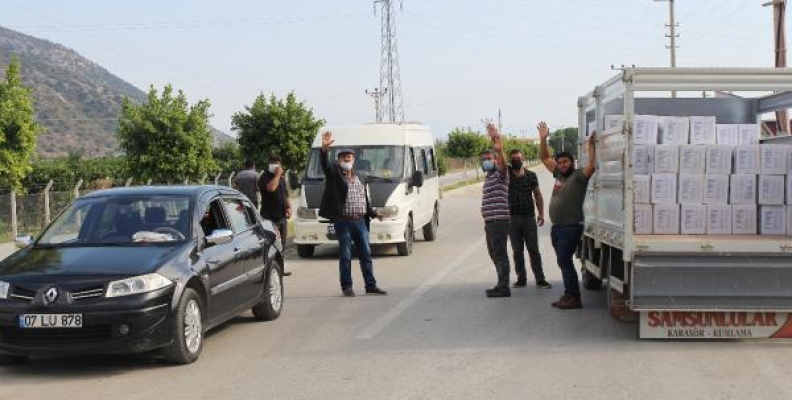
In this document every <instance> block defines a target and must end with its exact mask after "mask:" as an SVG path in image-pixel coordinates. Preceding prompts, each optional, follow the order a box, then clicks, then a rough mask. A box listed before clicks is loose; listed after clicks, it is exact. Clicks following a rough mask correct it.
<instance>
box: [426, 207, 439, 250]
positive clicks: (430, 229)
mask: <svg viewBox="0 0 792 400" xmlns="http://www.w3.org/2000/svg"><path fill="white" fill-rule="evenodd" d="M438 225H440V215H439V213H438V209H437V206H436V205H435V208H434V213H433V214H432V220H431V221H429V223H428V224H426V225H424V227H423V236H424V240H426V241H427V242H434V241H435V240H437V227H438Z"/></svg>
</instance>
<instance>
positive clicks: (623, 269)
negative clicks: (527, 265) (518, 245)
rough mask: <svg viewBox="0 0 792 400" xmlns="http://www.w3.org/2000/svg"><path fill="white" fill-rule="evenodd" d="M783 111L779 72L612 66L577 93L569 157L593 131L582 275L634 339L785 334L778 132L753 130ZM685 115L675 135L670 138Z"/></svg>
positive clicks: (788, 177) (784, 224)
mask: <svg viewBox="0 0 792 400" xmlns="http://www.w3.org/2000/svg"><path fill="white" fill-rule="evenodd" d="M707 95H710V96H709V97H707ZM790 107H792V69H785V68H636V67H632V68H625V69H623V70H621V71H620V73H618V74H617V75H616V76H614V77H612V78H611V79H609V80H607V81H606V82H604V83H603V84H601V85H599V86H596V87H595V88H594V90H592V91H591V92H589V93H587V94H585V95H583V96H581V97H580V98H579V100H578V110H579V113H578V117H579V132H581V134H580V135H579V136H580V145H581V151H580V152H579V154H581V155H582V158H581V160H580V162H581V165H585V164H586V163H587V162H588V161H587V160H586V159H585V155H586V152H585V151H584V150H583V145H584V143H585V141H586V140H588V139H589V137H590V135H591V134H592V133H594V132H596V134H595V148H596V154H597V156H596V157H597V171H596V173H595V174H594V176H593V177H592V179H591V181H590V182H589V187H588V192H587V196H586V200H585V203H584V211H585V212H584V214H585V216H586V217H585V223H584V235H583V239H582V243H581V246H580V252H579V256H580V259H581V261H582V264H583V265H582V284H583V286H584V287H585V288H586V289H590V290H599V289H601V288H603V289H604V290H603V291H604V292H605V297H606V305H607V309H608V311H609V313H610V314H611V315H612V316H614V317H618V318H620V319H626V320H631V321H636V320H637V335H638V337H639V338H648V339H719V338H728V339H738V338H790V337H792V235H790V234H792V207H790V206H792V202H791V201H790V199H792V173H791V172H790V171H791V170H792V151H790V149H792V146H790V144H792V141H790V140H789V139H790V137H789V136H774V137H767V138H762V137H760V127H762V126H764V127H765V128H766V127H767V126H768V125H769V123H768V122H770V123H772V121H770V118H767V117H766V116H768V115H773V114H774V113H775V112H776V111H779V110H785V109H788V108H790ZM713 117H714V118H713ZM653 118H654V119H653ZM680 121H682V122H680ZM685 121H687V123H688V125H687V127H688V128H687V139H686V140H687V142H685V139H684V138H683V139H682V140H681V141H678V142H675V140H678V139H674V138H673V137H674V136H675V135H676V136H677V137H679V136H684V135H685V132H684V131H685V128H684V126H685V125H684V124H685ZM713 122H715V126H714V129H715V135H714V139H713V136H712V134H711V132H710V131H711V129H712V128H713V126H712V125H713ZM653 123H656V124H657V127H656V128H655V127H653V126H652V124H653ZM765 130H766V129H765ZM735 132H736V134H735ZM655 133H656V134H657V135H658V136H657V140H656V141H654V142H653V141H652V139H651V138H650V139H647V135H649V136H651V135H652V134H655ZM694 135H695V140H694ZM741 135H742V136H741ZM664 141H667V142H665V143H664ZM674 143H676V145H677V146H678V148H677V150H678V151H679V152H680V153H681V154H682V155H679V158H678V164H677V171H676V175H674V174H675V173H674V171H673V166H672V165H673V161H674V158H673V157H674V156H673V150H674V146H673V145H674ZM691 143H692V144H691ZM695 146H702V147H703V149H702V147H695ZM652 149H654V150H652ZM729 149H730V150H729ZM653 152H654V153H655V154H654V156H652V154H651V153H653ZM719 152H720V153H723V154H728V156H723V155H722V154H721V155H719ZM702 153H703V154H704V156H703V157H704V160H703V163H704V167H703V172H704V173H703V174H701V170H702V167H701V166H700V165H699V163H700V162H699V161H697V160H696V157H698V155H700V154H702ZM669 154H672V155H670V156H669ZM778 154H781V155H780V156H778ZM757 155H758V157H759V161H758V163H759V166H756V165H755V164H756V162H754V161H752V160H753V158H754V157H756V156H757ZM727 157H731V160H730V161H731V164H730V170H728V171H727V170H720V171H719V170H718V168H719V167H720V168H722V167H723V166H719V165H717V164H718V163H719V162H722V163H726V162H728V161H726V160H727V159H728V158H727ZM778 157H781V158H783V161H779V160H778V159H777V158H778ZM718 160H720V161H718ZM773 162H775V163H777V164H779V165H785V167H783V168H784V170H781V171H777V170H776V171H774V170H772V168H773V166H772V165H770V164H772V163H773ZM765 164H767V165H765ZM765 167H767V168H765ZM664 168H671V170H670V171H669V170H664ZM658 171H660V172H664V173H658ZM752 171H754V172H753V173H751V172H752ZM668 172H670V173H668ZM710 172H712V173H710ZM737 172H741V173H739V174H738V173H737ZM718 174H720V175H721V176H720V177H719V176H716V175H718ZM646 175H648V177H647V176H646ZM699 175H702V177H701V179H703V181H701V182H702V183H700V185H701V189H697V188H696V185H697V183H696V182H698V179H699V178H697V177H698V176H699ZM710 175H713V176H710ZM674 176H676V178H677V181H678V182H672V181H673V178H674ZM690 178H692V179H690ZM683 179H684V180H685V182H687V183H685V185H683V186H680V185H679V184H680V182H682V180H683ZM751 179H754V184H753V185H754V186H753V187H752V186H751ZM647 181H649V182H650V184H649V186H648V187H647V186H646V185H647ZM724 181H725V182H727V184H728V185H729V186H727V188H728V189H727V190H725V191H724V189H723V186H722V185H721V184H719V183H718V182H724ZM770 181H775V183H772V182H770ZM669 182H672V183H669ZM689 182H693V183H689ZM779 182H781V185H782V186H781V189H780V196H781V198H780V199H779V198H778V197H779V192H778V188H777V186H778V183H779ZM784 182H785V183H784ZM774 185H775V186H774ZM783 185H785V186H783ZM759 186H761V187H759ZM774 187H775V189H774ZM647 190H648V191H649V193H648V194H647V192H646V191H647ZM698 190H701V192H700V193H701V194H700V195H699V196H701V197H700V198H701V200H700V204H692V203H695V199H697V198H699V197H697V196H696V194H697V192H698ZM752 190H753V192H751V191H752ZM773 190H774V191H775V192H773V193H771V192H770V191H773ZM672 192H674V193H672ZM682 192H684V193H682ZM784 192H786V198H785V199H784V198H783V196H784ZM691 193H692V194H691ZM757 193H758V194H757ZM773 194H775V196H772V195H773ZM752 195H753V196H754V197H755V198H756V199H758V200H756V202H755V203H753V204H750V201H751V196H752ZM769 197H775V198H773V199H769ZM746 198H747V199H748V200H747V201H745V199H746ZM683 199H685V200H686V201H685V203H686V204H681V205H680V204H679V202H680V201H682V200H683ZM691 199H693V200H692V201H691ZM779 203H780V204H779ZM752 207H753V208H752ZM675 209H676V210H677V212H678V214H675V211H674V210H675ZM752 210H756V211H754V214H752V213H751V211H752ZM702 211H703V214H702ZM729 213H731V215H728V214H729ZM647 214H648V215H647ZM727 217H730V218H731V220H728V224H727ZM752 218H753V220H752ZM674 224H677V227H676V228H674V227H673V226H674ZM752 224H753V225H752ZM702 225H703V227H702Z"/></svg>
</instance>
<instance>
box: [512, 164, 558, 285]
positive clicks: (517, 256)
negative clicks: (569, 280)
mask: <svg viewBox="0 0 792 400" xmlns="http://www.w3.org/2000/svg"><path fill="white" fill-rule="evenodd" d="M509 160H510V161H509V213H510V215H511V219H510V221H509V239H510V240H511V245H512V251H513V255H514V269H515V272H516V273H517V282H515V283H514V287H523V286H526V285H527V284H528V279H527V272H526V270H525V249H526V248H527V249H528V256H529V257H530V258H531V271H532V272H533V275H534V279H535V280H536V287H537V288H541V289H550V288H551V287H552V286H550V284H549V283H547V280H545V276H544V271H543V270H542V255H541V254H539V235H538V233H537V230H538V228H537V226H542V225H544V198H543V197H542V192H541V191H540V190H539V179H538V178H537V176H536V173H534V172H533V171H531V170H529V169H527V168H525V166H523V163H524V158H523V154H522V152H521V151H520V150H516V149H515V150H512V151H511V152H510V153H509ZM534 207H535V208H536V211H534Z"/></svg>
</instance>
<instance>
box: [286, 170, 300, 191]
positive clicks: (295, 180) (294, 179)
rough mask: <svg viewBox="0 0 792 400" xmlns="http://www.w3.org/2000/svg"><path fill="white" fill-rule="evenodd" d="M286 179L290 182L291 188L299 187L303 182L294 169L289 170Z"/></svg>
mask: <svg viewBox="0 0 792 400" xmlns="http://www.w3.org/2000/svg"><path fill="white" fill-rule="evenodd" d="M286 180H287V181H288V182H289V188H290V189H291V190H297V189H299V188H300V185H301V184H302V183H301V182H300V177H299V176H298V175H297V172H295V171H294V170H289V174H288V176H287V178H286Z"/></svg>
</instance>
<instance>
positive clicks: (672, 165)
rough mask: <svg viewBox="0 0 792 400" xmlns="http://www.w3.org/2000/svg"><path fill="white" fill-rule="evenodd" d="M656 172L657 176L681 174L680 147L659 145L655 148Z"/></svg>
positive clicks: (654, 161) (654, 162)
mask: <svg viewBox="0 0 792 400" xmlns="http://www.w3.org/2000/svg"><path fill="white" fill-rule="evenodd" d="M652 162H653V164H654V172H655V173H656V174H663V173H671V174H675V173H677V172H679V146H678V145H675V144H659V145H657V146H655V147H654V159H653V161H652Z"/></svg>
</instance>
